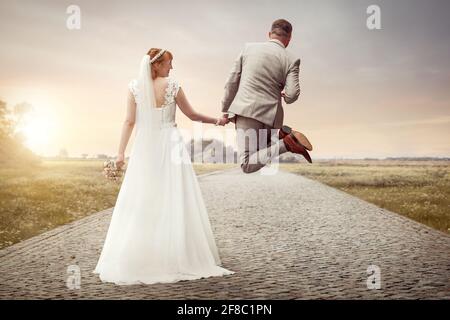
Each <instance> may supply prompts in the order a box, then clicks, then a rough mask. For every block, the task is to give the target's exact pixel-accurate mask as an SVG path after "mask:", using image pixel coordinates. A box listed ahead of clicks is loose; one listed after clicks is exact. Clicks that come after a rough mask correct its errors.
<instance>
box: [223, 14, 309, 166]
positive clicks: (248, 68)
mask: <svg viewBox="0 0 450 320" xmlns="http://www.w3.org/2000/svg"><path fill="white" fill-rule="evenodd" d="M291 35H292V25H291V24H290V23H289V22H288V21H286V20H284V19H279V20H276V21H275V22H273V24H272V28H271V31H270V32H269V38H270V40H269V41H267V42H262V43H247V44H246V45H245V47H244V49H243V50H242V51H241V53H240V55H239V57H238V58H237V60H236V61H235V63H234V66H233V68H232V70H231V74H230V76H229V77H228V80H227V83H226V85H225V96H224V98H223V100H222V112H224V113H225V115H224V117H225V118H228V119H229V120H230V121H232V122H234V124H235V128H236V130H237V142H238V143H237V144H238V152H239V155H240V162H241V169H242V171H243V172H245V173H251V172H255V171H258V170H259V169H261V168H262V167H264V166H265V165H266V164H268V163H269V162H270V161H271V159H272V158H273V157H276V156H278V155H280V154H282V153H284V152H288V151H290V152H293V153H298V154H301V155H303V156H304V157H305V158H306V160H307V161H308V162H310V163H311V162H312V161H311V157H310V156H309V153H308V151H307V150H309V151H311V150H312V146H311V143H310V142H309V141H308V139H307V138H306V137H305V135H303V134H302V133H300V132H298V131H294V130H292V129H291V128H290V127H289V126H283V107H282V104H281V99H282V98H283V99H284V101H285V102H286V103H287V104H290V103H293V102H295V101H296V100H297V98H298V96H299V95H300V84H299V66H300V59H296V58H294V57H292V56H291V55H290V53H289V52H287V51H286V47H287V46H288V45H289V42H290V40H291ZM276 129H279V130H276ZM246 138H248V143H247V139H246ZM252 138H253V139H252ZM271 142H273V143H272V144H271Z"/></svg>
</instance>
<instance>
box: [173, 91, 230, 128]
mask: <svg viewBox="0 0 450 320" xmlns="http://www.w3.org/2000/svg"><path fill="white" fill-rule="evenodd" d="M175 102H176V103H177V105H178V107H179V108H180V109H181V111H182V112H183V113H184V114H185V115H186V116H187V117H188V118H189V119H191V120H192V121H199V122H204V123H213V124H220V125H224V124H225V122H226V120H224V119H223V118H213V117H209V116H206V115H203V114H201V113H198V112H197V111H195V110H194V108H192V106H191V104H190V103H189V101H188V100H187V98H186V95H185V94H184V91H183V88H180V89H179V90H178V93H177V95H176V97H175Z"/></svg>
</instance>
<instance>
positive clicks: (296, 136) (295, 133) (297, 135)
mask: <svg viewBox="0 0 450 320" xmlns="http://www.w3.org/2000/svg"><path fill="white" fill-rule="evenodd" d="M291 134H292V136H293V137H294V139H296V140H297V142H298V143H300V144H302V145H303V146H304V147H305V149H306V150H308V151H312V149H313V147H312V145H311V142H309V140H308V138H307V137H306V136H305V135H304V134H303V133H301V132H298V131H294V130H292V132H291Z"/></svg>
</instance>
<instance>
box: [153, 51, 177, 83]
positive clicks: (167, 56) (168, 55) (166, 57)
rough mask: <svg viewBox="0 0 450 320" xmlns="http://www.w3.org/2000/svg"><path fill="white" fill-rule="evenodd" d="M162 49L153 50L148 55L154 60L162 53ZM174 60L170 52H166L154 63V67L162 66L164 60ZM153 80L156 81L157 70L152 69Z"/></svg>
mask: <svg viewBox="0 0 450 320" xmlns="http://www.w3.org/2000/svg"><path fill="white" fill-rule="evenodd" d="M161 50H162V49H160V48H151V49H150V50H148V52H147V54H148V55H149V56H150V59H153V58H154V57H156V55H157V54H158V53H159V52H160V51H161ZM172 59H173V55H172V53H171V52H170V51H167V50H166V52H164V54H163V55H162V56H161V57H159V58H158V59H156V60H155V62H153V63H152V65H158V64H161V62H163V61H164V60H172ZM152 78H153V79H155V78H156V70H155V69H152Z"/></svg>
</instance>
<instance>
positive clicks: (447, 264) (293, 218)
mask: <svg viewBox="0 0 450 320" xmlns="http://www.w3.org/2000/svg"><path fill="white" fill-rule="evenodd" d="M199 180H200V185H201V189H202V191H203V194H204V198H205V201H206V205H207V207H208V211H209V215H210V220H211V223H212V226H213V230H214V234H215V237H216V239H217V245H218V247H219V251H220V255H221V258H222V262H223V266H224V267H225V268H228V269H230V270H233V271H235V272H236V273H235V274H233V275H229V276H224V277H211V278H207V279H200V280H194V281H181V282H177V283H171V284H153V285H132V286H116V285H114V284H106V283H102V282H101V281H100V280H99V278H98V276H97V275H95V274H92V270H93V268H94V267H95V264H96V262H97V259H98V256H99V254H100V250H101V247H102V243H103V241H104V237H105V234H106V230H107V228H108V225H109V221H110V217H111V212H112V208H110V209H108V210H105V211H101V212H98V213H96V214H93V215H91V216H89V217H86V218H84V219H81V220H79V221H76V222H73V223H70V224H67V225H65V226H62V227H59V228H56V229H54V230H52V231H50V232H47V233H44V234H41V235H39V236H36V237H34V238H31V239H29V240H26V241H23V242H21V243H18V244H16V245H13V246H11V247H8V248H6V249H3V250H1V251H0V299H8V298H10V299H11V298H12V299H49V298H50V299H360V298H364V299H399V298H405V299H429V298H437V299H450V237H449V236H448V235H446V234H444V233H441V232H439V231H435V230H433V229H430V228H428V227H426V226H424V225H421V224H418V223H416V222H414V221H412V220H409V219H406V218H404V217H401V216H399V215H397V214H395V213H392V212H389V211H387V210H384V209H381V208H379V207H377V206H375V205H372V204H370V203H367V202H365V201H363V200H360V199H358V198H356V197H353V196H350V195H348V194H346V193H344V192H341V191H339V190H336V189H334V188H331V187H328V186H325V185H323V184H321V183H319V182H316V181H313V180H310V179H307V178H304V177H302V176H298V175H295V174H292V173H287V172H284V171H279V172H278V173H277V174H276V175H272V176H264V175H261V174H260V172H256V173H252V174H244V173H242V172H241V171H240V169H232V170H227V171H223V172H219V173H213V174H206V175H203V176H200V177H199ZM372 264H374V265H377V266H378V267H379V268H380V270H381V289H379V290H373V289H372V290H369V289H367V285H366V280H367V277H368V275H367V267H368V266H369V265H372ZM69 265H78V266H79V267H80V269H81V288H80V289H72V290H70V289H68V288H67V286H66V279H67V277H68V273H67V267H68V266H69Z"/></svg>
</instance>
